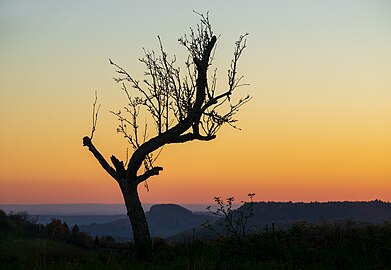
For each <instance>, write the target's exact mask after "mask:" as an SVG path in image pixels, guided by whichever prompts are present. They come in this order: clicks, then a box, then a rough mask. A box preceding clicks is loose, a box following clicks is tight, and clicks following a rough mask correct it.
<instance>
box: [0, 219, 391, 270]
mask: <svg viewBox="0 0 391 270" xmlns="http://www.w3.org/2000/svg"><path fill="white" fill-rule="evenodd" d="M0 269H135V270H138V269H140V270H142V269H152V270H154V269H156V270H163V269H164V270H166V269H167V270H168V269H194V270H196V269H211V270H212V269H213V270H216V269H222V270H225V269H227V270H229V269H349V270H352V269H391V224H389V223H385V224H382V225H357V224H353V223H349V222H343V223H328V224H323V225H310V224H307V223H301V224H296V225H295V226H293V227H292V228H291V229H290V230H287V231H282V230H266V231H263V232H260V233H257V234H254V235H251V236H249V237H247V238H246V239H242V240H234V239H228V238H225V239H216V240H213V241H201V240H193V241H189V242H187V243H176V244H175V243H167V242H165V241H164V240H159V239H155V242H154V258H153V260H152V261H151V262H145V261H141V260H139V259H138V258H137V256H136V255H135V252H134V248H133V246H132V245H131V244H124V243H111V245H105V246H95V247H93V248H80V247H77V246H75V245H73V244H70V243H67V242H66V241H60V240H53V239H52V240H50V239H39V238H34V237H28V236H21V235H19V236H15V235H8V236H7V235H6V236H3V237H1V238H0Z"/></svg>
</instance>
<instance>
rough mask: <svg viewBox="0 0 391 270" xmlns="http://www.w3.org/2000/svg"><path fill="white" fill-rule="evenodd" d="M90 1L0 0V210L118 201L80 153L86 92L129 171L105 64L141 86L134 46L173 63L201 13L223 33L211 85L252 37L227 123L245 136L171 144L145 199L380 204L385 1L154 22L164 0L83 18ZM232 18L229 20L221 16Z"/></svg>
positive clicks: (230, 133) (388, 171) (240, 10)
mask: <svg viewBox="0 0 391 270" xmlns="http://www.w3.org/2000/svg"><path fill="white" fill-rule="evenodd" d="M89 1H90V0H87V2H83V4H80V3H78V4H77V5H76V4H74V3H73V2H72V3H67V2H56V3H55V4H53V5H48V4H47V3H46V4H45V1H42V2H38V3H37V4H36V5H33V4H31V3H29V1H27V0H26V1H18V3H19V4H17V3H13V2H12V1H9V2H7V3H1V4H0V33H1V35H2V38H1V39H2V42H1V44H0V58H1V59H2V61H1V63H0V123H1V132H0V204H14V203H20V204H36V203H122V202H123V200H122V196H121V193H120V190H119V188H118V186H117V183H115V181H114V180H113V179H111V178H110V176H108V175H107V174H106V173H105V172H104V171H103V169H102V168H101V167H100V165H99V164H98V163H97V161H96V160H95V159H94V158H93V156H92V155H91V153H90V152H89V151H88V150H87V149H86V148H85V147H83V146H82V137H83V136H85V135H89V134H90V132H91V131H90V128H91V105H92V102H93V97H94V91H95V90H97V91H98V96H99V102H100V103H102V107H101V111H100V116H99V120H98V129H97V131H96V133H95V135H94V143H95V145H96V147H97V148H98V149H99V150H100V151H101V153H102V154H103V155H104V156H105V157H106V158H107V159H108V160H109V157H110V155H112V154H114V155H116V156H117V157H118V158H120V159H122V160H124V159H125V152H126V148H127V147H129V146H128V145H127V144H126V142H125V141H124V140H123V138H122V137H121V136H120V135H119V134H116V132H115V130H116V126H117V122H116V119H115V117H113V116H112V115H111V114H110V113H108V111H109V110H118V109H120V108H122V107H123V106H124V105H126V101H125V100H124V95H123V93H122V92H121V90H120V86H119V85H118V84H116V83H114V82H113V80H112V77H113V76H115V70H113V68H112V66H110V65H109V64H108V61H107V59H108V58H112V59H115V60H116V61H117V62H118V63H119V64H121V65H123V66H124V67H125V68H126V69H127V70H128V71H129V72H130V73H132V74H135V76H136V77H137V78H139V79H142V74H143V66H142V65H140V64H139V63H138V62H137V59H138V58H139V57H142V48H143V47H145V48H146V49H155V50H157V49H158V43H157V40H156V38H155V37H156V36H157V35H158V34H159V35H160V36H161V38H162V40H163V43H164V44H165V48H166V49H167V51H168V52H169V53H176V54H177V56H178V57H177V59H178V60H177V62H178V63H179V64H181V63H183V62H184V61H185V60H186V54H185V53H186V52H185V50H184V49H183V48H182V47H180V46H179V45H178V44H177V42H176V41H177V38H178V37H179V36H180V35H181V34H182V33H185V32H187V31H188V27H189V26H192V25H195V23H197V19H198V18H197V16H196V15H195V14H192V12H191V11H192V10H193V9H196V10H200V11H202V10H209V11H210V17H211V20H212V24H213V27H214V30H215V32H216V33H218V34H220V33H221V38H219V40H218V46H217V50H216V55H215V56H216V67H217V68H218V72H219V73H218V74H219V79H218V86H220V87H221V88H222V89H223V88H224V83H225V81H226V78H225V76H226V70H227V68H228V65H229V63H230V62H229V61H230V57H231V55H232V52H231V49H232V48H233V43H234V41H235V39H236V38H237V37H238V36H239V35H240V34H243V33H245V32H249V33H250V36H249V39H248V48H247V49H246V50H245V52H244V55H243V58H242V59H241V60H242V61H241V62H240V63H239V73H240V74H243V75H244V81H243V82H246V83H249V84H250V86H248V87H243V88H239V89H238V91H237V93H238V94H237V95H236V96H235V97H234V98H239V97H241V96H245V95H246V94H247V93H248V94H250V95H251V96H253V99H252V100H251V102H250V103H248V104H246V106H244V107H243V108H242V110H241V111H240V112H239V114H238V119H239V122H238V126H239V127H240V128H241V129H242V130H241V131H238V130H235V129H232V128H229V127H224V128H223V129H222V131H221V132H220V133H219V134H217V138H216V140H214V141H211V142H189V143H186V144H181V145H169V146H166V147H165V148H164V149H163V152H162V154H161V157H160V158H159V160H158V161H157V165H159V166H162V167H163V168H164V170H163V171H162V172H161V174H160V175H159V176H155V177H152V178H150V179H149V180H148V185H149V188H150V191H149V192H147V191H146V189H145V188H144V187H142V186H140V194H141V199H142V201H143V202H144V203H206V204H209V203H211V204H212V203H213V197H214V196H222V197H229V196H234V197H235V198H236V200H237V201H240V200H243V199H246V194H248V193H250V192H251V193H253V192H254V193H256V196H255V197H254V199H255V200H257V201H336V200H342V201H344V200H360V201H362V200H373V199H380V200H384V201H391V140H390V138H391V106H390V104H391V90H390V89H391V76H390V74H389V73H390V63H391V51H390V48H391V35H390V29H391V17H390V16H389V11H391V4H390V3H386V2H385V1H384V2H382V1H380V2H379V1H375V2H373V1H369V0H368V1H361V2H360V3H356V2H355V3H353V2H352V3H347V2H346V3H345V2H344V3H341V2H340V1H334V0H333V1H327V4H326V3H309V2H308V1H294V2H295V3H293V2H292V1H288V0H286V1H283V2H284V3H285V4H286V6H284V5H280V4H277V3H274V2H273V1H270V2H268V3H267V1H264V2H262V1H250V2H248V3H246V4H245V5H244V4H243V3H238V1H229V4H227V2H226V1H220V0H218V1H213V3H211V1H199V3H198V4H197V5H198V7H197V8H195V7H193V6H191V5H190V4H187V3H182V2H181V3H180V4H179V3H177V4H178V6H177V7H176V8H177V9H179V10H180V12H178V14H175V15H167V16H169V18H163V17H164V16H163V17H162V15H161V10H165V9H166V8H167V6H169V5H167V4H166V3H164V4H163V3H155V4H156V9H154V10H151V9H150V8H149V6H148V4H147V3H141V2H140V3H137V4H134V5H137V7H138V8H139V9H138V10H140V12H138V13H137V14H134V12H132V10H133V8H134V6H131V5H130V4H124V5H119V6H112V5H109V4H108V3H100V4H99V5H97V6H96V8H94V10H91V9H90V4H92V3H93V2H92V1H91V3H89ZM88 3H89V4H88ZM223 6H224V8H222V7H223ZM43 10H45V12H42V11H43ZM147 11H148V14H147V13H146V12H147ZM231 13H232V14H235V16H236V18H237V20H235V21H227V19H226V18H227V16H228V15H227V14H231ZM129 14H132V16H129ZM167 14H168V13H167ZM147 16H148V18H150V20H148V22H146V23H145V25H144V24H143V27H140V21H143V22H144V21H145V20H144V18H145V17H147ZM178 21H180V22H181V24H179V25H178ZM119 26H120V27H119Z"/></svg>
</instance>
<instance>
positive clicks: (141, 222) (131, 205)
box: [121, 186, 152, 260]
mask: <svg viewBox="0 0 391 270" xmlns="http://www.w3.org/2000/svg"><path fill="white" fill-rule="evenodd" d="M121 191H122V195H123V197H124V200H125V205H126V210H127V214H128V217H129V220H130V223H131V225H132V229H133V239H134V244H135V246H136V252H137V255H138V256H139V258H141V259H145V260H150V259H151V258H152V240H151V235H150V233H149V228H148V223H147V219H146V217H145V213H144V209H143V208H142V206H141V201H140V198H139V196H138V192H137V186H136V187H132V188H123V187H121Z"/></svg>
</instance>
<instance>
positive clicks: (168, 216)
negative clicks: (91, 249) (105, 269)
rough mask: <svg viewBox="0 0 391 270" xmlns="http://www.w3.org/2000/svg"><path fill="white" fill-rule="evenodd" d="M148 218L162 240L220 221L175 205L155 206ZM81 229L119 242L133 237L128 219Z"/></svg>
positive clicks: (153, 233)
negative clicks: (207, 223) (111, 237)
mask: <svg viewBox="0 0 391 270" xmlns="http://www.w3.org/2000/svg"><path fill="white" fill-rule="evenodd" d="M146 217H147V221H148V224H149V229H150V232H151V235H152V236H153V237H162V238H166V237H169V236H171V235H174V234H178V233H180V232H182V231H186V230H192V229H193V228H198V227H200V226H201V224H203V223H205V222H206V221H207V220H209V222H214V221H216V220H217V219H218V218H216V217H213V216H210V215H199V214H193V213H192V212H191V211H190V210H188V209H186V208H184V207H182V206H179V205H175V204H158V205H154V206H152V207H151V209H150V211H148V212H146ZM80 229H81V230H82V231H85V232H88V233H90V234H91V235H99V236H103V235H111V236H113V237H114V238H116V239H117V240H129V239H131V237H132V229H131V225H130V221H129V219H128V218H127V217H126V218H122V219H119V220H115V221H111V222H108V223H104V224H91V225H84V226H80Z"/></svg>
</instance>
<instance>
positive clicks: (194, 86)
mask: <svg viewBox="0 0 391 270" xmlns="http://www.w3.org/2000/svg"><path fill="white" fill-rule="evenodd" d="M197 14H198V13H197ZM198 15H199V16H200V23H199V24H198V25H197V27H196V29H192V28H190V34H189V35H184V36H183V37H181V38H180V39H179V43H180V44H181V45H183V46H184V47H185V48H187V50H188V52H189V57H188V58H187V60H186V61H185V70H184V72H183V71H182V70H181V69H180V67H179V66H178V65H177V64H176V57H175V56H174V57H172V58H169V57H168V55H167V53H166V51H165V49H164V47H163V44H162V41H161V39H160V37H158V41H159V52H158V53H155V52H154V51H148V50H144V54H145V55H144V57H143V58H141V59H140V61H141V62H142V63H143V64H144V65H145V67H146V71H145V78H144V79H143V80H142V81H140V80H137V79H135V78H134V77H133V76H132V75H130V73H128V72H127V71H126V70H125V69H124V68H122V67H121V66H119V65H118V64H116V63H114V62H113V61H112V60H110V64H112V65H113V66H115V67H116V69H117V73H118V74H119V77H117V78H115V81H116V82H118V83H121V86H122V90H123V91H124V92H125V94H126V97H127V99H128V105H127V106H126V107H125V108H124V110H123V111H118V112H112V113H113V114H115V115H116V116H117V118H118V120H119V122H120V123H119V126H118V128H117V131H118V132H119V133H122V134H123V135H124V137H125V138H126V139H127V140H128V141H129V143H130V144H131V145H132V147H133V149H134V153H133V154H132V156H131V157H130V159H129V162H128V167H127V169H126V171H127V178H128V177H130V174H131V175H133V176H132V177H133V178H134V177H136V174H137V171H138V169H139V168H140V166H142V165H143V164H144V167H145V171H146V172H148V173H147V174H144V176H143V177H141V178H140V177H139V178H138V179H139V180H138V181H140V179H142V180H143V181H144V180H145V179H146V178H148V177H149V176H151V175H156V174H157V173H158V170H152V169H153V168H154V165H153V163H154V161H155V160H156V158H157V157H154V156H152V153H153V152H154V151H156V150H157V149H159V148H160V147H162V146H164V145H165V144H169V143H182V142H187V141H191V140H205V141H207V140H212V139H214V138H215V137H216V133H217V132H218V131H219V129H220V128H221V127H222V126H223V125H224V124H229V125H231V126H233V127H236V125H235V123H236V121H237V120H236V119H235V118H234V117H235V115H236V113H237V112H238V111H239V109H240V107H241V106H242V105H243V104H245V103H246V102H248V101H249V100H250V97H249V96H246V97H244V98H241V99H239V100H238V101H236V102H233V99H231V96H232V94H233V93H234V91H235V90H236V89H237V88H238V87H240V86H243V85H244V84H242V83H241V80H242V78H243V77H242V76H238V74H237V67H238V61H239V59H240V57H241V55H242V52H243V50H244V49H245V48H246V37H247V34H245V35H242V36H240V37H239V39H238V40H237V41H236V42H235V47H234V53H233V58H232V61H231V64H230V67H229V69H228V85H227V86H225V87H224V88H222V91H218V90H217V89H218V87H217V83H216V82H217V75H216V69H215V70H214V72H213V74H212V75H208V73H207V72H208V69H209V68H210V66H211V65H212V63H213V59H214V50H215V48H216V46H215V45H216V42H217V37H216V36H215V35H214V33H213V31H212V26H211V23H210V21H209V17H208V14H206V15H202V14H198ZM128 85H130V86H131V88H132V89H130V88H128ZM219 88H220V87H219ZM145 113H146V114H147V116H149V120H148V121H149V122H152V123H153V125H154V128H155V132H156V133H155V134H153V133H154V132H153V131H152V132H151V130H150V127H149V126H148V124H147V120H144V119H148V118H144V117H143V119H141V120H140V118H141V117H140V116H144V115H145ZM140 122H142V125H143V127H142V128H140ZM159 168H160V167H159Z"/></svg>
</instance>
